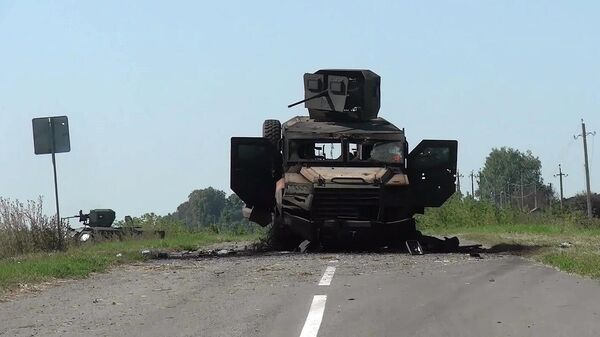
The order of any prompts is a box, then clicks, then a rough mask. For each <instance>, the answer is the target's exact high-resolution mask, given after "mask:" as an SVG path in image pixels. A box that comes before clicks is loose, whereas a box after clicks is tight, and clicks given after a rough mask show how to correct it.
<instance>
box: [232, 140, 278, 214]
mask: <svg viewBox="0 0 600 337" xmlns="http://www.w3.org/2000/svg"><path fill="white" fill-rule="evenodd" d="M281 170H282V166H281V157H280V155H279V154H278V152H277V151H276V149H275V147H274V146H273V144H272V143H271V142H270V141H269V140H268V139H266V138H262V137H233V138H231V172H230V174H231V177H230V184H231V186H230V187H231V189H232V190H233V191H234V192H235V193H236V194H237V195H238V196H239V197H240V199H242V201H244V202H245V203H246V205H247V206H248V207H249V208H252V207H255V208H257V209H260V210H268V211H270V210H272V209H273V206H274V204H275V183H276V181H277V180H278V179H279V178H280V177H281Z"/></svg>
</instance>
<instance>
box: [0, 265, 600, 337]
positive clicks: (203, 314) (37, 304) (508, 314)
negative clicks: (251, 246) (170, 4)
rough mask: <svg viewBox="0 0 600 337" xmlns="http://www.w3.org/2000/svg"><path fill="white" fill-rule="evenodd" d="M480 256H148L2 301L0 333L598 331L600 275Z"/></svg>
mask: <svg viewBox="0 0 600 337" xmlns="http://www.w3.org/2000/svg"><path fill="white" fill-rule="evenodd" d="M482 256H483V259H477V258H472V257H469V255H465V254H430V255H425V256H409V255H405V254H373V253H370V254H366V253H365V254H357V253H353V254H345V253H344V254H341V253H340V254H327V253H319V254H280V253H271V254H263V255H256V256H244V257H235V256H231V257H222V258H205V259H200V260H162V261H152V262H148V263H143V264H139V265H132V266H125V267H119V268H116V269H115V270H113V271H111V272H110V273H107V274H99V275H95V276H93V277H91V278H89V279H87V280H74V281H67V282H62V283H61V284H59V285H53V286H50V287H48V288H47V289H45V290H43V291H39V292H35V293H31V294H25V295H19V296H17V297H16V298H12V299H9V300H8V301H5V302H3V303H0V336H2V337H4V336H11V337H12V336H28V337H29V336H122V337H128V336H145V337H149V336H278V337H281V336H292V337H295V336H301V337H313V336H321V337H327V336H427V337H431V336H477V337H480V336H577V337H584V336H600V283H598V282H597V281H593V280H589V279H584V278H580V277H576V276H571V275H567V274H564V273H561V272H558V271H556V270H554V269H552V268H548V267H545V266H541V265H537V264H534V263H532V262H529V261H527V260H525V259H522V258H520V257H515V256H510V255H504V256H503V255H496V254H483V255H482Z"/></svg>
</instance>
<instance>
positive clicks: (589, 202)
mask: <svg viewBox="0 0 600 337" xmlns="http://www.w3.org/2000/svg"><path fill="white" fill-rule="evenodd" d="M595 135H596V132H595V131H593V132H586V131H585V123H584V122H583V119H582V120H581V134H580V135H577V136H573V137H574V138H575V139H577V138H579V137H581V138H583V157H584V159H585V187H586V192H587V215H588V218H590V219H591V218H592V216H593V214H592V191H591V189H590V167H589V164H588V152H587V136H595Z"/></svg>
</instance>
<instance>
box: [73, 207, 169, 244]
mask: <svg viewBox="0 0 600 337" xmlns="http://www.w3.org/2000/svg"><path fill="white" fill-rule="evenodd" d="M71 218H78V219H79V222H81V223H82V224H83V226H82V227H79V228H71V227H69V234H70V236H71V237H72V238H73V239H75V240H77V241H79V242H88V241H93V240H98V239H114V238H118V239H122V238H124V237H128V236H129V237H131V236H140V235H142V234H144V233H148V231H145V230H142V229H141V227H136V226H134V225H133V220H132V219H131V217H130V216H126V217H125V224H126V226H122V227H117V226H113V223H114V221H115V211H113V210H112V209H92V210H90V212H89V213H87V214H85V213H83V211H82V210H80V211H79V214H78V215H74V216H70V217H66V218H63V219H71ZM149 233H150V234H152V235H155V236H157V237H159V238H161V239H162V238H164V237H165V231H151V232H149Z"/></svg>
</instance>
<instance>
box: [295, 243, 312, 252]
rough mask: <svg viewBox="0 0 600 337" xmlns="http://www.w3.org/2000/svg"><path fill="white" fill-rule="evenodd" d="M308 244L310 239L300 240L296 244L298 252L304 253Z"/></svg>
mask: <svg viewBox="0 0 600 337" xmlns="http://www.w3.org/2000/svg"><path fill="white" fill-rule="evenodd" d="M308 246H310V241H308V240H304V241H302V243H301V244H300V245H299V246H298V250H299V251H300V253H306V250H307V249H308Z"/></svg>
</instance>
